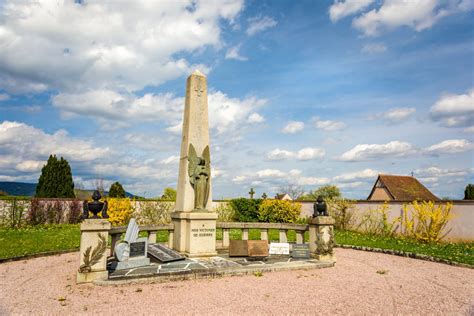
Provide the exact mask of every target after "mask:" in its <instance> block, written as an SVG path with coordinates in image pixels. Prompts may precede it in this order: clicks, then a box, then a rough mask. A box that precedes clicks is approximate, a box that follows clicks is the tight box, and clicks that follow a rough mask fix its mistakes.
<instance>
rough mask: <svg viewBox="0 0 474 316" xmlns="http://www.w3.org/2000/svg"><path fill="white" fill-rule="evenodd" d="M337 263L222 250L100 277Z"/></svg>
mask: <svg viewBox="0 0 474 316" xmlns="http://www.w3.org/2000/svg"><path fill="white" fill-rule="evenodd" d="M332 266H334V262H325V261H319V260H315V259H293V258H290V257H289V256H270V257H267V258H265V259H263V258H260V259H258V258H257V259H253V258H239V257H229V256H228V255H225V254H221V255H219V256H215V257H208V258H187V259H185V260H181V261H174V262H168V263H159V262H153V263H151V264H150V265H149V266H145V267H138V268H132V269H126V270H116V271H109V279H108V280H104V281H96V282H94V283H96V284H99V285H116V284H123V283H148V282H156V281H158V282H159V281H169V280H184V279H199V278H209V277H221V276H225V275H245V274H251V273H254V272H257V271H259V272H271V271H283V270H297V269H320V268H328V267H332Z"/></svg>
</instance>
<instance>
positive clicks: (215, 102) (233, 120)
mask: <svg viewBox="0 0 474 316" xmlns="http://www.w3.org/2000/svg"><path fill="white" fill-rule="evenodd" d="M208 102H209V127H210V128H214V129H215V130H216V131H217V133H218V134H222V133H226V132H239V131H240V130H241V129H242V127H243V126H244V125H245V123H246V121H247V119H248V118H249V115H250V113H252V112H254V111H255V110H257V109H258V108H260V107H262V106H264V105H265V104H267V100H266V99H258V98H256V97H254V96H251V97H247V98H245V99H238V98H230V97H228V96H227V95H226V94H225V93H223V92H221V91H216V92H213V93H210V94H209V95H208ZM254 118H255V117H254ZM252 123H255V122H252Z"/></svg>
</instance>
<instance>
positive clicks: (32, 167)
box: [15, 160, 46, 172]
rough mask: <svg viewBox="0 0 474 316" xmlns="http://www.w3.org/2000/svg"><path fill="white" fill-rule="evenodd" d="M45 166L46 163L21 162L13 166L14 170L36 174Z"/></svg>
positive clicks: (35, 161)
mask: <svg viewBox="0 0 474 316" xmlns="http://www.w3.org/2000/svg"><path fill="white" fill-rule="evenodd" d="M45 164H46V161H38V160H23V161H22V162H20V163H18V164H17V165H16V166H15V169H16V170H18V171H23V172H37V171H40V170H41V168H42V167H43V166H44V165H45Z"/></svg>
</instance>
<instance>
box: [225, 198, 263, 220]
mask: <svg viewBox="0 0 474 316" xmlns="http://www.w3.org/2000/svg"><path fill="white" fill-rule="evenodd" d="M261 203H262V200H261V199H246V198H239V199H233V200H230V205H231V207H232V208H233V209H234V211H235V214H236V216H235V219H236V220H237V221H239V222H258V209H259V206H260V204H261Z"/></svg>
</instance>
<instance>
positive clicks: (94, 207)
mask: <svg viewBox="0 0 474 316" xmlns="http://www.w3.org/2000/svg"><path fill="white" fill-rule="evenodd" d="M101 197H102V196H101V195H100V192H99V191H97V190H95V191H94V193H93V194H92V200H93V201H92V202H87V200H86V201H84V202H83V204H82V218H83V219H86V218H89V212H91V213H92V214H94V216H92V217H91V218H109V215H107V206H108V203H107V201H105V202H101V201H99V200H100V198H101ZM100 212H102V214H101V215H102V217H99V216H97V214H99V213H100Z"/></svg>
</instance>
